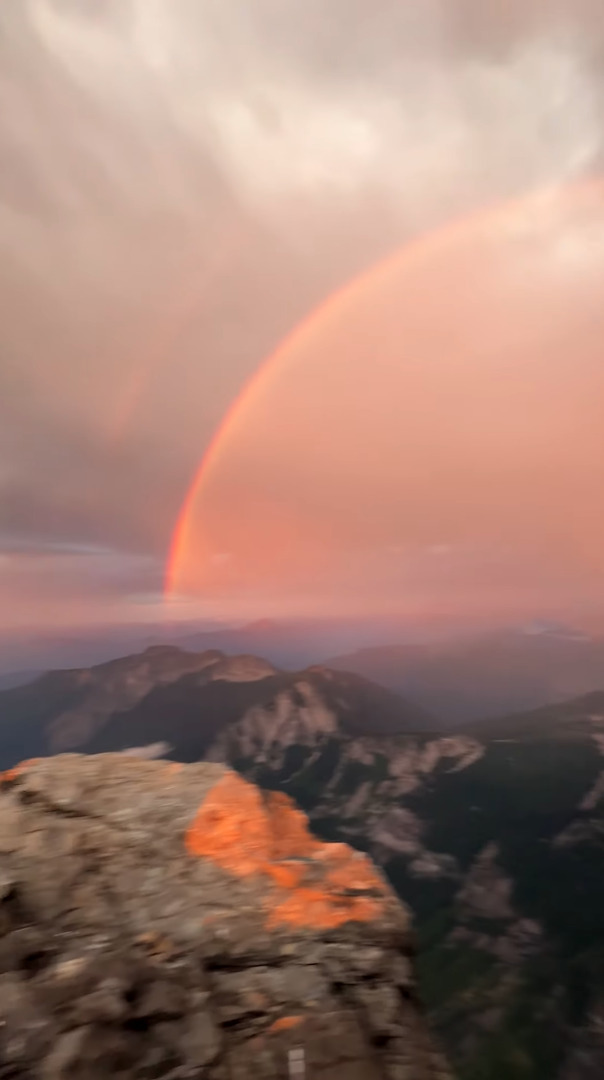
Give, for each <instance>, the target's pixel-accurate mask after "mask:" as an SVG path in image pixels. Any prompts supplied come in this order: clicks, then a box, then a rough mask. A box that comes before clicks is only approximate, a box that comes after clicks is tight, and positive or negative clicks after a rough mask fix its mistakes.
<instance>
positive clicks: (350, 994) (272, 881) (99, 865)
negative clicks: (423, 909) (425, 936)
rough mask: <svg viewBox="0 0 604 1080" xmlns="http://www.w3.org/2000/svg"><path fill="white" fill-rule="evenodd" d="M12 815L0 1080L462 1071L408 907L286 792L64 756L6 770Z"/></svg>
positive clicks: (0, 860) (223, 776) (0, 949)
mask: <svg viewBox="0 0 604 1080" xmlns="http://www.w3.org/2000/svg"><path fill="white" fill-rule="evenodd" d="M0 818H1V820H2V821H3V823H4V825H3V830H2V834H1V835H2V843H1V844H0V886H1V887H0V1077H3V1076H7V1077H8V1076H10V1077H11V1078H13V1080H21V1078H22V1080H38V1078H40V1080H68V1078H69V1080H106V1078H107V1077H108V1076H111V1077H117V1078H124V1080H126V1078H128V1080H161V1078H166V1080H168V1078H170V1080H187V1078H190V1080H235V1078H237V1077H241V1078H242V1080H243V1078H244V1077H245V1080H249V1078H252V1080H253V1078H254V1077H256V1078H257V1080H269V1078H274V1080H283V1078H284V1077H286V1076H287V1075H288V1069H289V1067H290V1062H291V1060H293V1059H292V1058H291V1056H290V1055H291V1054H292V1053H293V1054H294V1055H297V1058H296V1060H297V1061H298V1063H299V1062H300V1061H301V1060H302V1058H303V1061H304V1070H305V1071H304V1080H315V1078H316V1080H319V1077H323V1078H326V1077H329V1080H373V1078H375V1080H378V1078H380V1080H395V1078H397V1077H400V1076H403V1075H404V1076H406V1077H413V1080H437V1078H445V1077H447V1076H448V1073H447V1070H446V1067H445V1066H444V1064H443V1062H442V1060H441V1059H440V1058H439V1057H438V1055H437V1054H436V1053H435V1051H434V1047H433V1045H432V1041H431V1037H430V1034H429V1032H428V1031H427V1029H426V1026H425V1023H424V1020H423V1017H422V1013H421V1008H420V1006H419V1005H418V1004H417V1002H416V1000H415V996H414V989H413V987H414V977H413V963H412V959H411V951H412V934H411V930H410V925H409V918H408V915H407V912H406V911H405V910H404V908H403V907H402V905H401V904H400V903H399V901H398V900H397V899H396V897H395V896H394V894H393V893H392V891H391V890H390V888H389V886H388V885H387V883H386V882H385V880H384V879H383V878H382V877H381V875H380V874H379V872H378V871H377V870H376V869H375V868H374V867H373V866H372V864H371V863H370V862H369V860H368V859H367V858H366V857H365V856H362V855H360V854H359V853H356V852H352V851H351V849H349V848H347V847H346V846H345V845H340V844H334V845H325V844H321V843H320V842H319V841H317V840H316V839H315V838H314V837H312V836H311V834H310V833H309V832H308V829H307V825H306V819H305V818H304V816H303V815H302V814H301V813H300V812H299V811H297V810H296V809H295V808H294V807H293V804H291V803H290V802H289V800H287V799H286V798H285V797H284V796H281V795H276V794H262V793H261V792H260V791H259V790H258V789H257V788H255V787H253V785H250V784H248V783H246V782H245V781H244V780H242V779H241V778H240V777H237V776H236V775H235V774H233V773H230V772H229V771H228V770H226V769H224V768H223V767H222V766H218V765H213V764H205V765H190V766H179V765H176V764H174V763H166V762H161V761H154V760H143V759H137V758H135V757H129V756H124V755H119V754H115V755H101V756H99V757H96V758H94V757H79V756H76V755H66V756H63V757H57V758H49V759H40V760H39V761H37V762H30V763H28V764H26V765H25V766H22V767H21V768H20V769H19V770H17V771H15V772H11V773H9V774H5V776H4V777H2V778H1V779H0ZM401 1040H402V1041H401ZM403 1044H404V1045H403ZM403 1051H404V1052H403ZM300 1055H302V1058H301V1057H300ZM401 1070H403V1071H401ZM405 1070H406V1071H405Z"/></svg>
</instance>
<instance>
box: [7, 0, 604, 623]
mask: <svg viewBox="0 0 604 1080" xmlns="http://www.w3.org/2000/svg"><path fill="white" fill-rule="evenodd" d="M603 45H604V11H603V10H602V7H601V3H599V0H572V3H571V2H570V0H568V2H566V0H564V2H563V0H559V2H558V3H556V2H553V3H552V2H548V3H545V0H539V2H537V0H533V2H527V0H523V2H522V3H520V2H517V0H500V2H497V3H490V4H488V5H487V4H485V3H484V0H438V2H436V0H424V2H423V3H422V4H421V5H420V4H410V3H409V4H401V3H400V2H398V0H396V2H395V0H391V2H386V0H385V2H384V3H382V4H380V5H377V6H376V5H375V4H372V3H370V2H369V0H330V3H329V4H325V2H324V0H305V2H304V3H301V2H299V0H297V2H295V3H294V2H292V0H231V2H230V3H229V4H225V3H224V2H223V0H6V2H5V3H4V4H3V5H2V8H1V10H0V240H1V242H2V260H0V313H1V319H2V347H1V349H0V624H1V625H2V626H3V627H11V626H15V627H16V626H26V625H27V626H30V625H31V626H35V625H40V626H57V625H62V624H69V623H78V622H94V621H96V620H107V619H114V618H115V619H119V620H126V619H139V618H157V617H159V616H160V615H161V613H162V612H165V611H166V608H167V607H168V608H169V610H170V614H171V617H172V616H174V617H177V616H178V617H180V616H181V615H182V616H183V617H185V616H186V615H187V614H188V613H193V612H195V613H196V614H197V613H198V614H200V615H216V616H220V615H222V614H224V615H225V616H230V615H238V614H241V615H246V616H248V615H249V616H250V617H253V616H255V615H259V616H262V615H265V614H268V613H297V612H301V611H304V612H305V613H307V612H309V611H312V612H317V611H318V612H325V613H342V612H344V613H345V612H347V611H351V612H352V611H354V612H356V613H359V612H360V613H362V612H363V611H368V612H369V611H371V612H378V611H382V610H384V611H385V610H388V611H391V610H393V609H397V610H400V611H406V610H408V611H411V612H415V611H418V612H422V611H423V612H425V611H426V610H428V609H430V610H432V609H434V611H438V610H440V609H441V608H443V607H446V608H450V607H455V608H457V609H459V610H460V611H461V610H467V611H468V612H474V611H478V610H480V612H481V614H482V615H484V612H485V611H487V612H489V611H492V612H493V616H494V617H495V616H497V617H499V616H501V614H502V613H505V614H506V615H507V613H508V612H509V611H512V610H513V611H516V610H518V611H524V610H525V609H526V611H527V612H529V611H530V613H531V614H539V613H541V611H550V610H552V611H554V610H555V611H556V612H558V611H559V610H562V609H564V610H571V609H572V610H573V611H574V610H575V609H578V608H581V606H589V605H592V606H593V605H594V604H595V605H598V604H599V603H600V588H601V586H600V580H601V571H602V565H601V559H600V555H599V552H600V550H604V548H602V543H601V541H602V540H604V537H602V535H601V534H602V531H603V525H602V521H601V515H600V513H599V503H598V499H599V491H601V486H600V485H601V477H600V475H599V471H598V470H599V466H598V460H599V455H600V452H601V450H602V449H603V448H602V447H601V444H600V442H599V432H598V424H597V422H596V418H597V405H598V401H599V397H598V395H599V394H600V392H601V389H602V386H601V382H602V380H601V376H600V373H599V362H598V342H599V340H601V331H602V329H603V327H602V325H601V323H602V319H603V317H602V316H601V315H599V313H598V303H597V297H596V293H597V282H598V280H601V272H602V267H601V265H600V262H601V261H602V259H604V254H603V250H602V245H600V243H599V236H600V232H601V229H602V226H603V225H604V209H603V210H602V213H601V211H600V203H599V197H595V196H594V198H593V199H592V200H591V201H590V203H589V207H588V214H587V219H586V218H585V215H584V213H583V211H582V210H581V208H580V207H578V205H577V204H576V203H575V202H573V201H572V200H570V201H569V199H568V198H567V197H566V196H565V195H564V192H566V191H567V190H568V187H569V185H571V186H572V185H573V184H577V183H578V182H580V180H581V178H582V177H586V176H590V175H597V174H598V172H599V170H600V168H601V158H602V140H603V135H602V133H603V132H604V125H603V122H602V121H603V115H602V113H603V109H604V75H602V72H603V71H604V66H603V65H602V52H603ZM544 188H545V189H546V190H547V192H549V193H550V194H551V193H553V197H554V198H555V199H558V201H557V202H555V207H556V209H555V212H550V211H549V210H548V211H547V213H546V215H545V218H543V217H539V213H540V212H539V213H537V226H536V227H534V228H533V226H534V222H535V220H536V219H535V212H534V211H533V210H530V211H529V212H528V218H529V233H530V235H529V238H528V239H526V235H525V233H526V228H525V232H523V231H522V230H523V228H524V226H523V220H524V218H523V214H522V212H521V213H520V215H519V216H517V217H516V218H514V222H513V225H512V233H513V235H512V237H511V238H510V235H509V228H508V226H507V225H506V224H502V223H501V221H499V222H498V223H497V224H496V226H495V227H494V232H493V235H492V236H491V235H490V234H489V236H487V237H485V236H484V235H483V233H482V232H480V233H479V234H476V232H475V231H474V232H473V231H472V229H470V232H469V235H468V237H466V238H465V239H464V238H462V239H460V240H458V241H456V242H455V243H454V244H453V245H452V246H451V245H449V246H446V247H445V249H444V250H442V249H441V250H440V253H439V252H438V251H437V252H436V254H432V255H431V256H430V258H429V259H427V260H425V262H424V263H422V265H421V266H420V268H419V269H418V268H417V266H416V265H415V264H414V265H411V263H409V262H403V264H402V265H401V267H400V268H399V269H398V270H397V272H396V274H395V276H394V278H392V279H390V280H389V283H388V285H387V286H384V289H383V291H382V292H379V291H378V292H377V293H376V292H375V291H371V290H370V291H369V293H367V291H365V292H363V290H361V292H359V293H357V294H355V295H356V299H355V303H354V304H353V305H352V306H350V307H349V308H348V309H347V310H346V311H345V312H340V314H339V316H338V319H337V320H335V321H334V322H333V323H330V324H329V325H328V326H327V327H322V328H321V329H320V330H317V332H316V334H315V335H314V336H311V340H310V341H305V343H304V344H303V346H301V347H300V348H299V349H298V350H297V352H296V355H295V356H294V357H293V358H291V359H290V360H288V362H287V363H285V364H284V365H283V366H282V367H281V368H280V373H279V374H278V375H277V376H275V377H274V378H273V380H272V381H271V383H270V386H268V385H265V386H264V388H263V389H262V391H261V392H257V393H255V394H254V395H253V399H252V400H249V399H248V405H247V406H246V408H245V410H244V411H243V415H242V416H241V418H240V421H239V422H238V424H237V425H236V428H235V429H233V428H232V425H231V428H232V430H231V433H230V435H229V437H228V438H226V436H225V437H224V438H223V439H222V440H219V442H221V446H220V452H219V453H218V455H217V459H216V462H215V464H214V465H213V467H212V469H211V470H210V471H209V473H208V477H207V483H205V484H204V487H203V490H202V491H201V492H200V493H199V494H198V497H197V499H196V501H195V505H194V507H193V509H192V515H193V518H194V521H193V522H192V523H191V525H190V529H189V533H190V537H191V538H192V539H191V540H190V543H189V545H188V548H187V551H186V552H185V553H184V554H183V556H182V559H183V562H182V565H181V567H180V570H179V574H178V582H177V585H178V588H177V589H174V590H173V592H172V595H171V596H170V597H169V599H168V600H167V601H162V600H161V593H162V587H163V580H164V567H165V562H166V559H167V556H168V552H169V550H170V544H171V538H172V534H173V531H174V528H175V524H176V522H177V521H178V519H179V514H180V513H181V508H182V504H183V500H184V499H185V497H186V495H187V492H188V491H189V489H190V485H191V482H192V480H193V478H194V477H195V475H196V473H197V471H198V469H199V464H200V462H201V461H202V460H203V457H204V454H205V453H206V451H207V449H208V447H209V446H210V445H211V444H212V440H213V439H214V440H215V433H216V431H217V430H220V427H221V424H222V423H223V420H224V417H225V416H228V414H229V410H230V409H232V406H233V403H234V402H235V401H237V399H238V396H239V395H240V393H241V391H242V388H243V387H244V386H245V385H246V384H247V382H248V380H250V378H252V376H253V375H254V373H255V372H257V371H258V370H259V369H261V367H262V364H263V362H264V361H265V359H266V358H267V357H268V356H270V355H271V354H272V353H273V352H274V350H275V349H276V348H277V346H278V345H279V343H280V342H282V341H283V340H284V339H287V338H288V335H290V334H291V331H292V329H293V328H294V327H295V326H296V325H297V324H298V323H299V322H300V321H301V320H305V319H307V317H308V313H309V312H312V311H313V310H314V309H315V308H316V307H317V305H320V304H322V303H324V302H325V300H326V298H327V297H329V296H330V294H332V293H333V291H334V290H337V289H341V288H342V287H343V286H344V285H346V283H348V282H350V281H351V280H353V279H355V278H356V277H357V276H358V275H362V274H364V273H366V272H367V270H368V269H369V268H370V267H372V266H373V265H375V264H376V263H379V262H380V260H383V259H385V258H386V257H388V256H390V255H391V253H393V252H395V251H398V250H399V249H402V248H403V247H404V246H405V245H407V244H410V243H413V242H414V241H415V240H416V238H418V237H420V236H422V235H423V234H426V233H431V232H433V231H434V230H437V229H439V228H441V227H443V226H446V225H447V223H450V222H452V221H455V220H457V219H459V218H460V217H464V216H466V217H467V216H468V215H470V216H471V215H472V214H473V213H475V212H477V211H478V210H479V208H481V207H484V206H490V205H494V204H498V203H501V202H502V201H505V200H510V199H519V198H520V197H522V196H523V195H524V194H526V193H527V192H530V191H533V190H535V189H539V190H543V189H544ZM560 193H562V194H560ZM548 205H550V204H548ZM506 220H507V219H506ZM586 221H587V223H586ZM531 229H532V231H531ZM514 230H515V231H514ZM518 230H520V234H521V239H520V241H519V240H518ZM522 237H524V239H523V238H522ZM561 252H562V254H561ZM470 286H471V287H470ZM527 370H529V371H530V374H529V376H526V371H527ZM437 384H438V386H440V387H441V390H440V391H439V392H438V393H437V392H436V390H435V386H436V385H437ZM443 387H444V388H445V389H443ZM451 417H453V418H454V420H452V419H451ZM518 426H520V429H521V430H520V433H518Z"/></svg>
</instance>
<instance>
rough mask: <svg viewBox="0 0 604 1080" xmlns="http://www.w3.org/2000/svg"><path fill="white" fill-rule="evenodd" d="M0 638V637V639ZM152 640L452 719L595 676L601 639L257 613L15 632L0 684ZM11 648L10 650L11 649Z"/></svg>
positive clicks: (557, 628)
mask: <svg viewBox="0 0 604 1080" xmlns="http://www.w3.org/2000/svg"><path fill="white" fill-rule="evenodd" d="M2 644H3V645H4V643H2ZM155 645H171V646H174V647H179V648H181V649H183V650H185V651H187V652H203V651H207V650H213V649H218V650H220V651H221V652H224V653H226V654H228V655H232V654H235V655H236V654H241V653H243V654H251V655H255V656H262V657H264V658H266V660H268V661H269V662H270V663H272V664H274V665H275V667H277V668H280V669H285V670H294V671H297V670H300V669H302V668H305V667H308V666H311V665H316V664H324V665H326V666H328V667H330V668H333V669H334V670H339V671H348V672H351V673H353V674H357V675H361V676H363V677H365V678H367V679H369V680H371V681H372V682H375V683H378V684H380V685H382V686H384V687H385V688H387V689H390V690H393V691H394V692H396V693H399V694H402V695H403V696H404V697H408V698H410V699H412V700H414V701H415V702H417V704H419V705H420V706H421V707H422V708H424V709H425V710H426V711H427V712H429V713H431V714H433V715H434V716H436V717H438V720H439V724H440V725H441V726H443V727H449V726H451V725H453V726H455V727H459V726H460V725H462V726H463V725H465V724H466V723H471V722H474V721H476V720H481V719H483V718H484V717H488V716H500V715H504V714H506V713H509V712H514V711H517V710H522V709H531V708H537V707H539V706H540V705H543V704H545V703H547V702H556V701H564V700H565V699H567V698H570V697H573V696H578V695H581V694H584V693H589V692H590V691H592V690H598V689H600V688H601V687H602V686H603V685H604V638H603V637H600V636H598V635H595V636H591V635H590V634H588V633H585V632H583V631H581V630H576V629H574V628H573V627H572V626H566V625H564V624H561V623H556V622H549V621H545V620H535V621H534V622H531V623H528V624H526V625H520V626H511V627H507V628H505V627H504V628H501V629H497V630H493V629H491V630H483V631H480V630H474V631H473V632H471V631H469V630H468V629H467V628H465V629H464V628H463V627H461V626H447V625H444V626H442V625H441V626H434V625H426V626H417V625H416V626H415V627H414V626H412V625H409V624H405V623H404V622H401V620H400V619H399V620H390V621H389V620H384V619H376V620H373V621H372V620H362V621H361V620H359V621H354V620H346V619H332V620H321V619H316V620H315V619H307V620H291V621H288V622H281V621H273V620H270V619H263V620H259V621H256V622H253V623H248V624H244V625H242V626H224V625H220V624H206V625H205V626H204V625H203V624H201V625H199V624H184V625H183V624H173V625H171V626H164V627H160V626H153V625H145V624H142V625H139V626H132V627H122V628H121V629H116V628H114V627H111V628H105V629H103V628H101V629H97V630H95V631H89V632H88V633H84V632H82V633H81V634H79V635H78V636H77V637H76V636H73V637H72V636H70V635H65V636H61V637H58V638H54V637H36V638H34V639H27V638H23V639H22V640H21V643H20V644H19V643H17V645H16V646H15V644H14V643H13V647H12V648H13V651H12V652H10V651H9V649H8V647H7V646H6V645H4V648H3V649H2V652H1V654H0V690H2V689H8V688H10V687H15V686H18V685H20V684H25V683H27V682H31V681H32V679H33V678H34V677H35V676H36V674H37V673H39V672H40V671H43V670H46V669H48V668H53V669H54V668H75V667H90V666H92V665H95V664H99V663H102V662H106V661H109V660H112V659H118V658H119V657H123V656H125V655H126V654H129V653H132V654H134V653H137V652H139V651H141V650H144V649H145V648H148V647H150V646H155ZM15 649H16V651H15Z"/></svg>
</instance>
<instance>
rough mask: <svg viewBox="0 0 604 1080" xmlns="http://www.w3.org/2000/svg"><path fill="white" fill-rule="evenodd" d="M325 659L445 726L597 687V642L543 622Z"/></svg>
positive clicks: (600, 646)
mask: <svg viewBox="0 0 604 1080" xmlns="http://www.w3.org/2000/svg"><path fill="white" fill-rule="evenodd" d="M325 662H326V664H327V665H328V666H329V667H331V668H334V669H336V670H339V671H351V672H355V673H356V674H357V675H362V676H364V677H365V678H368V679H372V680H374V681H375V682H378V683H380V684H382V685H383V686H387V687H389V688H390V689H391V690H394V691H395V692H397V693H400V694H405V695H408V696H409V697H410V698H412V699H413V700H415V701H417V702H419V703H420V704H421V705H422V706H423V707H424V708H425V709H428V711H430V712H433V713H434V714H435V715H437V716H439V717H440V719H441V722H442V723H443V724H445V725H446V726H447V727H458V726H459V725H460V724H461V725H465V724H466V723H467V722H468V721H473V720H482V719H484V718H486V717H492V716H493V717H495V716H502V715H505V714H506V713H509V712H516V711H523V710H527V709H533V708H537V707H539V706H540V705H543V704H544V703H546V702H556V701H565V700H566V699H568V698H571V697H574V696H579V695H581V694H584V693H588V692H589V691H591V690H598V689H600V688H601V687H602V686H604V641H603V640H602V639H601V638H592V637H589V636H587V635H584V634H581V633H578V632H576V631H574V630H572V629H569V628H566V627H562V626H557V625H556V624H553V625H550V624H549V623H531V624H529V625H527V626H526V627H520V628H511V629H507V630H501V631H498V632H496V633H490V634H483V635H480V636H477V637H465V638H457V639H455V640H441V641H435V642H425V643H420V644H402V645H384V646H374V647H371V648H363V649H359V650H356V651H353V652H350V653H344V654H341V655H338V656H335V657H332V658H330V659H328V660H326V661H325Z"/></svg>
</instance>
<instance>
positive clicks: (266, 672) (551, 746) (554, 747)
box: [0, 633, 604, 1080]
mask: <svg viewBox="0 0 604 1080" xmlns="http://www.w3.org/2000/svg"><path fill="white" fill-rule="evenodd" d="M526 636H527V640H528V641H531V642H533V641H534V639H535V638H537V639H540V640H541V639H542V638H543V635H542V634H541V633H536V634H527V635H526ZM546 636H547V637H549V636H550V635H549V634H546ZM552 636H554V637H555V635H552ZM550 644H551V643H549V642H548V648H549V647H550ZM479 678H480V671H478V672H477V679H479ZM0 724H1V731H2V737H1V739H0V763H1V764H2V766H3V767H4V768H6V767H8V766H11V765H12V764H14V763H15V762H16V761H17V760H18V759H20V758H24V757H32V756H37V755H45V754H47V753H54V752H57V751H63V750H80V751H85V752H92V751H95V752H100V751H121V752H125V753H127V754H130V755H132V754H134V755H136V756H139V757H145V756H147V757H159V756H163V757H169V758H172V759H173V760H181V761H196V760H200V759H205V760H210V761H225V762H227V763H229V764H230V765H231V766H233V767H234V768H236V769H237V770H238V771H239V772H240V773H241V774H242V775H244V776H245V777H246V778H247V779H250V780H253V781H255V782H256V783H257V784H258V785H260V786H261V787H263V788H265V789H269V790H278V791H281V792H283V793H286V794H288V795H289V796H291V797H292V798H293V799H294V800H295V801H296V803H297V804H298V805H299V806H301V807H302V809H304V810H305V811H306V813H307V814H308V815H309V818H310V821H311V824H312V827H313V830H314V831H315V833H316V834H317V835H319V836H320V837H321V838H323V839H325V840H332V841H333V840H338V841H345V842H347V843H349V844H351V845H353V846H354V847H356V848H358V849H360V850H363V851H366V852H368V853H369V854H370V855H371V856H372V858H373V859H374V860H375V861H376V862H377V863H378V864H379V865H380V866H381V867H382V868H383V870H384V872H385V873H386V875H387V876H388V878H389V880H390V882H391V883H392V885H393V886H394V888H395V889H396V891H397V892H398V894H399V895H400V896H401V898H402V899H403V900H404V901H406V902H407V904H408V905H409V906H410V907H411V908H412V910H413V911H414V913H415V921H416V926H417V932H418V938H419V957H418V966H419V972H420V983H421V990H422V995H423V997H424V999H425V1000H426V1002H427V1005H428V1007H429V1010H430V1015H431V1020H432V1023H433V1025H434V1026H435V1028H436V1030H437V1033H438V1035H439V1036H440V1038H441V1040H442V1042H443V1043H444V1045H445V1047H446V1049H447V1051H448V1054H449V1057H450V1059H451V1060H452V1062H453V1063H454V1066H455V1068H456V1070H457V1074H458V1076H459V1077H460V1078H461V1080H502V1078H504V1077H505V1078H506V1080H508V1078H509V1080H592V1077H594V1076H600V1075H601V1074H602V1072H603V1071H604V1043H603V1041H602V1038H601V1027H602V1018H603V1017H604V974H603V973H604V874H603V873H602V856H603V854H604V692H602V691H600V692H593V693H590V694H587V695H582V696H580V697H577V698H574V699H571V700H569V701H567V702H563V703H562V702H561V703H556V704H554V705H548V706H545V707H542V708H539V709H537V710H530V711H525V712H520V713H516V714H514V715H511V716H508V717H503V718H501V717H500V718H497V719H486V720H482V721H481V722H480V723H475V724H474V723H471V722H468V721H467V720H466V721H465V722H464V724H463V725H462V726H461V727H460V729H459V730H458V731H457V732H455V733H454V734H453V733H451V732H450V731H447V732H439V730H438V727H439V720H438V718H437V717H434V716H433V715H432V714H430V713H427V712H425V711H424V709H423V708H422V707H421V706H418V705H415V704H414V703H413V701H411V700H410V699H407V698H402V697H400V696H399V695H397V694H396V693H394V692H393V691H392V690H389V689H387V688H384V687H381V686H379V685H377V684H376V683H372V682H370V681H367V680H365V679H364V678H363V677H362V676H361V675H355V674H350V673H347V672H340V671H334V670H332V669H331V668H329V667H311V668H309V669H305V670H303V671H301V672H296V673H292V672H283V671H279V670H278V669H276V668H275V667H274V666H273V665H272V664H271V663H269V662H268V661H266V660H260V659H258V658H256V657H253V656H245V655H244V656H239V657H227V656H225V655H224V654H222V653H220V652H218V651H205V652H203V653H190V652H184V651H182V650H179V649H175V648H164V647H162V648H152V649H148V650H146V651H145V652H143V653H141V654H139V655H135V656H130V657H126V658H123V659H121V660H118V661H112V662H110V663H107V664H103V665H100V666H98V667H96V668H91V669H83V670H82V669H80V670H72V671H65V672H53V673H49V674H48V675H45V676H42V677H41V678H39V679H38V680H36V681H35V682H33V683H31V684H30V685H29V686H26V687H19V688H17V689H13V690H9V691H5V692H4V693H2V694H0ZM590 1070H591V1071H590ZM594 1070H595V1071H594ZM598 1070H600V1071H598Z"/></svg>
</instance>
